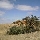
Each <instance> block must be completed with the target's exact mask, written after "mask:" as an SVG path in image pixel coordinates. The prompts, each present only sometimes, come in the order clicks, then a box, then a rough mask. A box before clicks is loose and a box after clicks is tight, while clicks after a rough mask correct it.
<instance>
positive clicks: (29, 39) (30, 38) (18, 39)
mask: <svg viewBox="0 0 40 40" xmlns="http://www.w3.org/2000/svg"><path fill="white" fill-rule="evenodd" d="M8 28H9V26H8V24H0V40H40V31H36V32H33V33H29V34H28V33H27V34H19V35H7V34H6V31H7V30H8Z"/></svg>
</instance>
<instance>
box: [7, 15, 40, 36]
mask: <svg viewBox="0 0 40 40" xmlns="http://www.w3.org/2000/svg"><path fill="white" fill-rule="evenodd" d="M22 20H26V26H23V25H20V26H18V27H16V26H13V27H11V28H10V29H9V31H7V34H9V35H14V34H15V35H17V34H25V33H31V32H35V31H39V22H38V21H37V20H39V19H38V17H36V16H33V15H31V17H29V16H28V17H26V18H23V19H22Z"/></svg>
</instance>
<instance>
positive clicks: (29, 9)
mask: <svg viewBox="0 0 40 40" xmlns="http://www.w3.org/2000/svg"><path fill="white" fill-rule="evenodd" d="M30 15H36V16H39V17H40V0H0V23H12V22H13V21H16V20H21V19H22V18H24V17H26V16H30Z"/></svg>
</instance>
